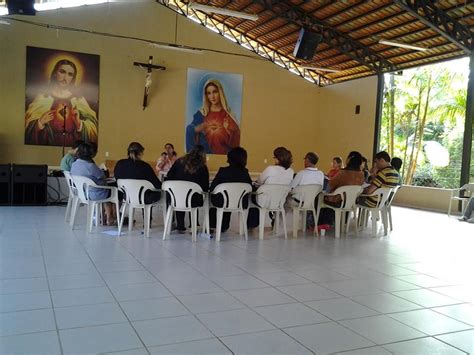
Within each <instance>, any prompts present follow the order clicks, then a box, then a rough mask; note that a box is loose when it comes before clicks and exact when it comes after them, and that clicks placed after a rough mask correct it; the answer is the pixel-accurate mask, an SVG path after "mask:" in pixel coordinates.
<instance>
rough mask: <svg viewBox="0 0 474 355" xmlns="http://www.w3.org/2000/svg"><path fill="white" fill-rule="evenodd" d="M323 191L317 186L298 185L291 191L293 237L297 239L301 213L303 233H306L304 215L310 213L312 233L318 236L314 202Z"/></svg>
mask: <svg viewBox="0 0 474 355" xmlns="http://www.w3.org/2000/svg"><path fill="white" fill-rule="evenodd" d="M321 191H323V187H322V186H321V185H317V184H311V185H299V186H296V187H295V188H294V189H293V190H292V191H291V197H292V199H293V202H294V204H293V237H295V238H297V237H298V228H299V219H300V214H301V212H303V223H302V224H303V227H302V230H303V233H306V213H307V212H308V211H311V212H312V213H313V218H314V221H315V228H314V231H315V232H316V235H318V236H319V232H318V226H317V224H318V221H317V220H316V208H315V206H314V202H315V200H316V198H317V197H318V195H319V194H320V193H321Z"/></svg>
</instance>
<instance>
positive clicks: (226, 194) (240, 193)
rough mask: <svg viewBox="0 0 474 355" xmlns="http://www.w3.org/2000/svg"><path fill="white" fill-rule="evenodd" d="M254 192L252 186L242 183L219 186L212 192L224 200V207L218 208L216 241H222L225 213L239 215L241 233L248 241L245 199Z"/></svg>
mask: <svg viewBox="0 0 474 355" xmlns="http://www.w3.org/2000/svg"><path fill="white" fill-rule="evenodd" d="M250 192H252V185H250V184H246V183H241V182H229V183H223V184H219V185H217V186H216V187H215V189H214V190H213V191H212V195H218V194H220V195H221V196H222V197H223V199H224V204H223V207H216V206H213V207H214V208H216V211H217V212H216V240H217V241H218V242H219V241H220V240H221V229H222V218H223V216H224V212H237V213H238V214H239V221H240V222H239V226H240V227H239V233H240V235H242V233H243V234H244V235H245V240H247V239H248V231H247V216H248V209H244V206H243V201H244V197H245V196H247V195H248V194H249V193H250Z"/></svg>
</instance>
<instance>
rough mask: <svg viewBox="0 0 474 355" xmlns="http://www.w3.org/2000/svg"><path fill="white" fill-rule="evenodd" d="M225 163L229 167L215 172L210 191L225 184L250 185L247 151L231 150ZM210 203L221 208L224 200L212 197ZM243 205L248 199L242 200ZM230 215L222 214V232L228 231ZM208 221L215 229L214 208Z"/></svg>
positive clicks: (218, 196)
mask: <svg viewBox="0 0 474 355" xmlns="http://www.w3.org/2000/svg"><path fill="white" fill-rule="evenodd" d="M227 162H228V163H229V166H227V167H225V168H220V169H219V171H218V172H217V175H216V177H215V178H214V180H212V184H211V187H210V191H213V190H214V189H215V188H216V186H217V185H219V184H222V183H226V182H244V183H247V184H252V179H251V178H250V175H249V172H248V170H247V169H246V166H247V151H246V150H245V149H244V148H241V147H237V148H232V149H231V150H230V151H229V152H228V153H227ZM211 202H212V204H213V205H214V206H216V207H222V206H223V204H224V199H223V197H222V195H221V194H217V195H212V196H211ZM243 205H244V208H246V207H247V206H248V197H245V198H244V201H243ZM230 215H231V214H230V212H225V213H224V217H223V218H222V228H221V231H222V232H225V231H227V229H229V224H230ZM209 220H210V226H211V228H216V209H215V208H211V209H210V211H209Z"/></svg>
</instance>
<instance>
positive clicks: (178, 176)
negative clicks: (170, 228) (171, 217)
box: [166, 145, 209, 234]
mask: <svg viewBox="0 0 474 355" xmlns="http://www.w3.org/2000/svg"><path fill="white" fill-rule="evenodd" d="M166 180H184V181H192V182H195V183H196V184H198V185H199V186H201V188H202V190H203V191H208V190H209V171H208V170H207V166H206V152H205V150H204V147H203V146H202V145H195V146H194V147H193V149H191V151H190V152H189V153H187V154H186V155H185V156H184V157H182V158H179V159H178V160H176V162H175V163H174V164H173V166H172V167H171V169H170V171H169V172H168V175H167V177H166ZM203 204H204V200H203V198H202V195H196V194H195V195H193V196H192V197H191V206H192V207H200V206H202V205H203ZM176 223H177V228H178V232H179V233H181V234H183V233H185V232H186V227H185V226H184V212H176Z"/></svg>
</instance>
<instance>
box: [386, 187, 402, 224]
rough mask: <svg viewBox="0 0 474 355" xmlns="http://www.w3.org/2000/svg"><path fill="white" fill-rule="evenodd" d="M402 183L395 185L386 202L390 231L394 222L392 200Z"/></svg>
mask: <svg viewBox="0 0 474 355" xmlns="http://www.w3.org/2000/svg"><path fill="white" fill-rule="evenodd" d="M400 187H401V186H400V185H399V186H395V187H394V188H392V192H391V193H390V196H389V197H388V200H387V203H386V204H385V206H386V208H385V212H386V214H387V219H388V225H389V228H390V231H393V222H392V202H393V199H394V198H395V195H396V194H397V192H398V190H400Z"/></svg>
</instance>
